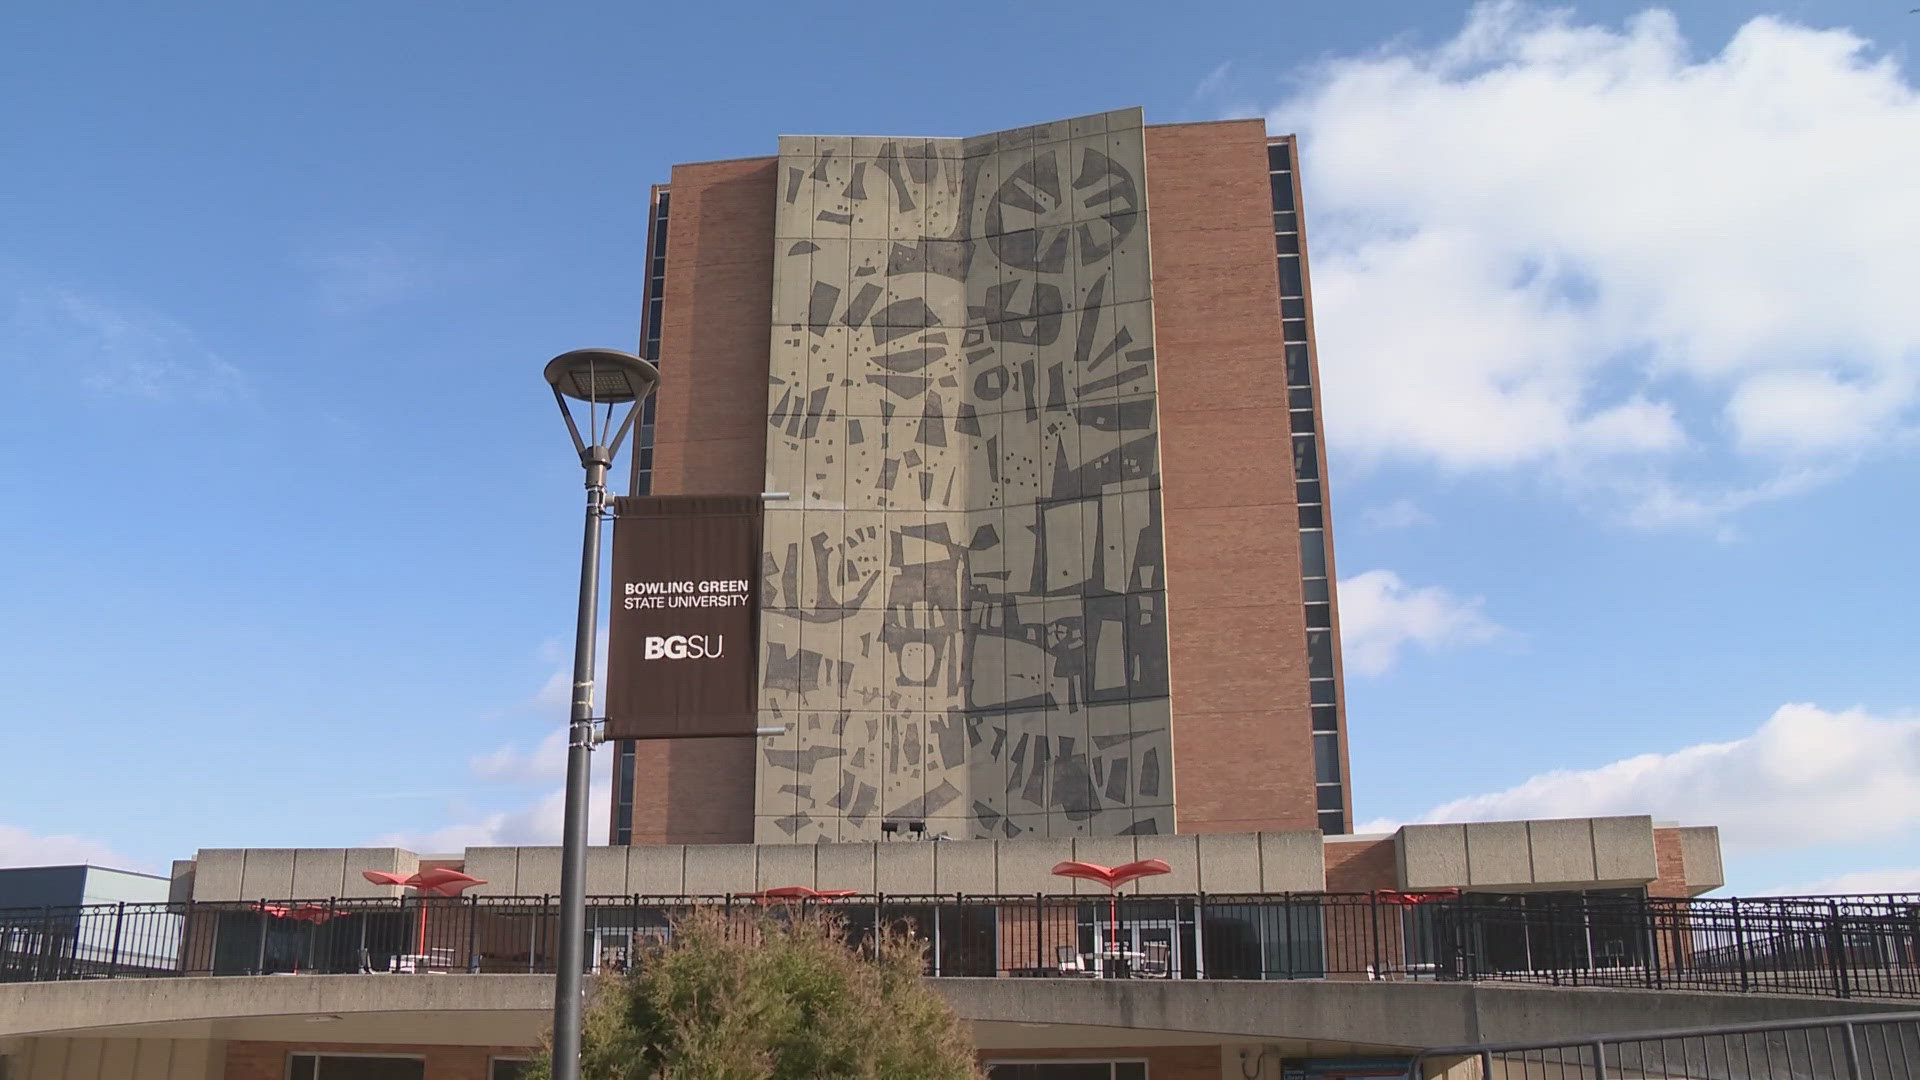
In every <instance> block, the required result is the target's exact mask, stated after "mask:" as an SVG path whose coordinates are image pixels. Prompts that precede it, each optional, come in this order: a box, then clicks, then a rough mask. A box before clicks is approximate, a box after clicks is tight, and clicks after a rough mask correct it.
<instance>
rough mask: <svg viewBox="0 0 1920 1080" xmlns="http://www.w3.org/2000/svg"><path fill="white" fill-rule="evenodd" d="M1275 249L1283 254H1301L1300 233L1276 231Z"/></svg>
mask: <svg viewBox="0 0 1920 1080" xmlns="http://www.w3.org/2000/svg"><path fill="white" fill-rule="evenodd" d="M1273 250H1274V251H1275V252H1277V253H1278V254H1281V255H1298V254H1300V234H1299V233H1274V234H1273Z"/></svg>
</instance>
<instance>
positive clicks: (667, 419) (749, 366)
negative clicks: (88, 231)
mask: <svg viewBox="0 0 1920 1080" xmlns="http://www.w3.org/2000/svg"><path fill="white" fill-rule="evenodd" d="M776 164H777V163H776V160H775V159H774V158H770V157H769V158H744V159H741V160H736V161H711V162H702V163H699V164H694V165H676V166H674V169H673V178H672V185H671V187H672V193H673V202H672V207H673V210H672V217H671V222H670V225H669V227H668V230H667V288H666V297H665V301H664V303H663V304H662V309H661V320H660V362H661V382H660V389H659V392H658V394H659V401H658V402H657V403H656V405H655V406H654V408H655V423H654V450H653V468H654V473H653V491H654V493H655V494H657V495H687V494H741V493H745V492H756V491H760V490H761V485H762V481H763V478H764V476H765V471H766V428H767V406H766V399H767V319H768V317H769V313H770V312H771V311H772V310H773V209H774V194H775V193H774V181H775V170H776ZM753 790H754V743H753V740H751V739H679V740H661V741H651V742H640V743H636V744H635V746H634V783H633V842H634V843H636V844H714V843H751V842H752V841H753Z"/></svg>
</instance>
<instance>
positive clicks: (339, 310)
mask: <svg viewBox="0 0 1920 1080" xmlns="http://www.w3.org/2000/svg"><path fill="white" fill-rule="evenodd" d="M296 261H297V262H298V264H299V265H300V267H301V269H303V270H305V271H306V272H307V273H308V274H309V275H310V276H311V278H312V281H313V288H314V296H315V300H316V301H317V302H318V304H319V305H320V308H321V310H322V311H325V312H326V313H328V314H330V315H357V314H360V313H362V312H367V311H371V310H373V309H375V308H380V307H385V306H387V305H388V304H395V303H399V302H400V301H403V300H407V299H410V298H412V297H414V296H417V295H419V294H420V293H422V292H425V291H427V290H428V289H431V288H433V287H436V286H438V285H441V284H444V283H445V282H446V281H447V280H449V279H450V278H452V277H454V276H455V275H454V273H453V271H452V270H451V268H450V267H448V266H447V265H445V264H444V263H443V262H442V261H441V260H439V259H437V258H435V257H433V256H432V255H430V254H429V253H428V252H427V251H426V249H425V248H424V246H423V245H421V244H419V243H417V242H414V241H410V240H403V239H397V238H391V237H375V238H366V237H363V238H358V239H351V238H340V237H333V238H329V239H328V240H327V241H326V242H324V243H319V244H313V245H310V246H308V247H307V248H306V249H305V250H303V251H301V252H300V253H299V254H298V256H297V257H296Z"/></svg>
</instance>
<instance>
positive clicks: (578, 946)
mask: <svg viewBox="0 0 1920 1080" xmlns="http://www.w3.org/2000/svg"><path fill="white" fill-rule="evenodd" d="M612 463H613V455H612V454H611V453H609V452H608V451H607V448H606V447H604V446H590V447H588V448H587V450H586V452H584V453H582V454H581V455H580V464H581V465H583V466H584V467H585V468H586V472H587V528H586V533H585V535H584V536H583V538H582V540H581V543H580V610H579V613H578V621H577V622H576V623H575V624H574V630H573V710H572V713H571V714H570V715H569V717H568V720H567V801H566V816H565V822H564V824H563V825H562V831H561V838H560V844H561V848H560V963H559V970H558V971H557V972H556V973H555V974H554V988H553V1080H579V1077H580V1011H581V1008H582V1005H583V999H584V997H585V993H584V989H585V978H586V976H585V971H586V966H587V963H586V959H587V958H586V944H587V942H586V938H587V888H586V886H587V874H586V870H587V868H586V862H587V800H588V798H589V789H590V786H591V781H592V767H593V683H594V679H593V674H594V673H593V654H594V646H595V644H596V639H597V637H598V631H599V613H600V527H601V521H602V518H603V517H604V516H605V515H606V506H607V466H609V465H611V464H612Z"/></svg>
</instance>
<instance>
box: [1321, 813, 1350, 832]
mask: <svg viewBox="0 0 1920 1080" xmlns="http://www.w3.org/2000/svg"><path fill="white" fill-rule="evenodd" d="M1346 828H1347V823H1346V822H1345V821H1342V820H1341V814H1340V811H1338V810H1330V811H1327V812H1325V813H1323V814H1321V815H1320V831H1321V832H1323V833H1329V834H1332V835H1334V836H1338V835H1339V834H1340V833H1342V832H1345V831H1346Z"/></svg>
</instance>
